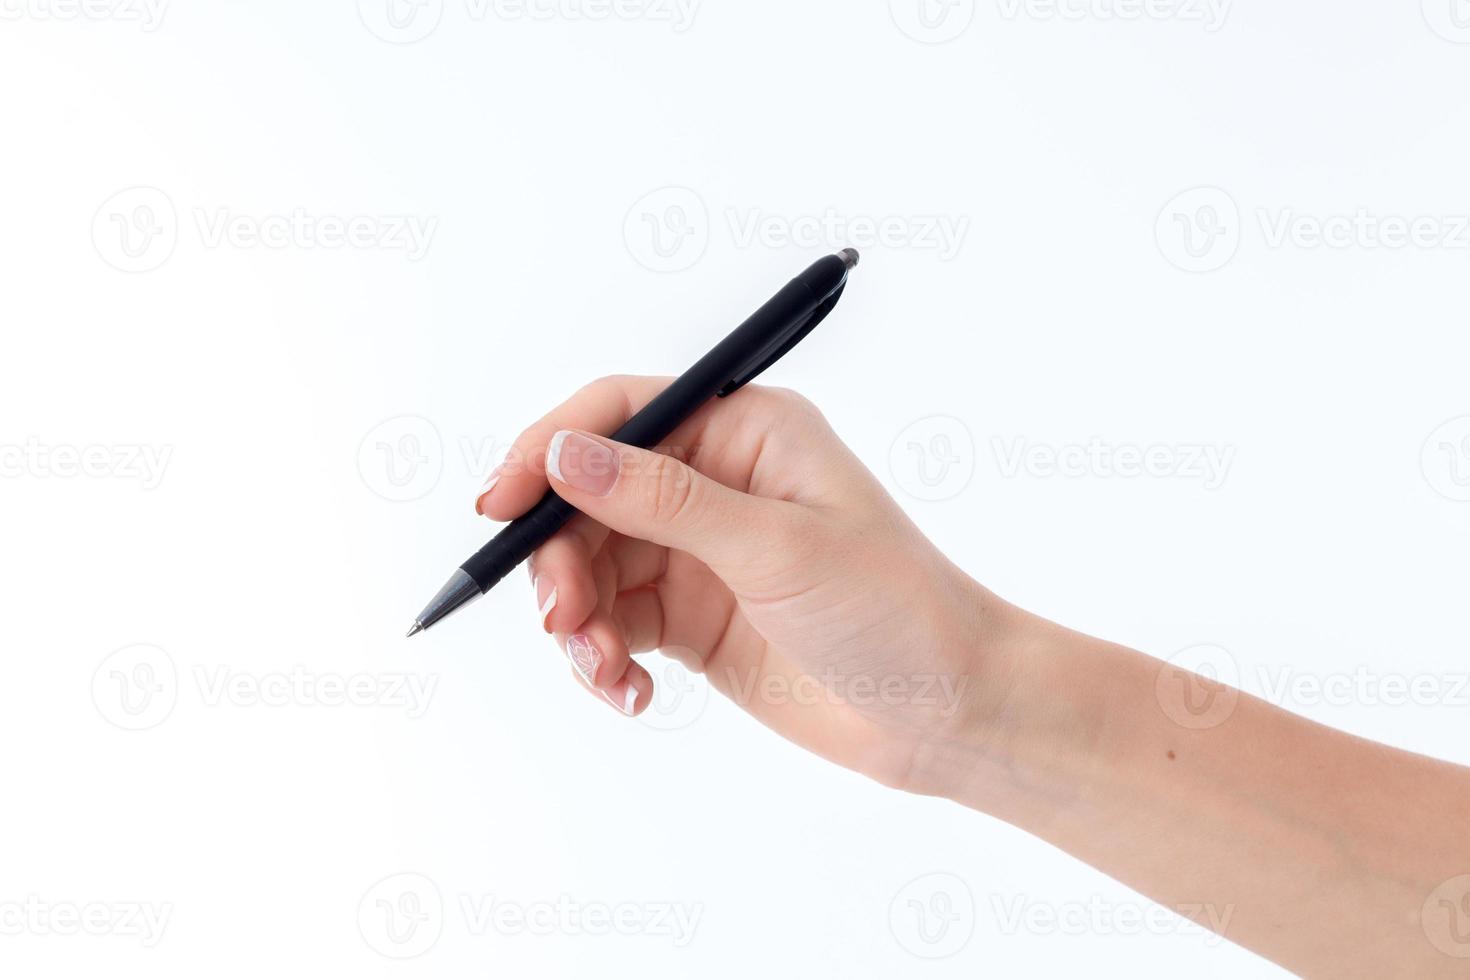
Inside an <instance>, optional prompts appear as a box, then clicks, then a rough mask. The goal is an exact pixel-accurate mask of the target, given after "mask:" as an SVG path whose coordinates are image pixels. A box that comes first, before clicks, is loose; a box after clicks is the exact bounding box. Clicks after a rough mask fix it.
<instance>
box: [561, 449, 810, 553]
mask: <svg viewBox="0 0 1470 980" xmlns="http://www.w3.org/2000/svg"><path fill="white" fill-rule="evenodd" d="M546 475H547V476H548V477H550V479H551V486H552V488H553V489H554V490H555V491H556V492H557V494H558V495H559V496H561V497H562V498H563V499H564V500H566V501H567V503H569V504H571V505H572V506H573V507H576V508H577V509H578V510H580V511H581V512H582V513H584V514H587V515H588V516H589V517H591V518H592V519H593V520H595V521H597V522H599V523H601V524H605V525H606V526H608V527H610V528H612V529H613V530H614V531H617V532H619V533H621V534H625V535H627V536H628V537H633V538H641V539H643V540H645V541H652V542H654V543H655V544H660V545H663V546H665V547H668V548H677V549H679V550H680V551H687V552H689V553H690V554H692V555H693V556H694V557H696V558H698V559H699V560H700V561H702V562H704V563H705V564H707V565H710V566H711V567H713V568H715V569H716V570H717V571H718V570H719V569H721V568H727V569H732V570H733V569H736V568H740V567H742V566H745V565H747V563H748V562H749V560H750V559H751V558H752V557H753V556H756V555H758V554H760V553H762V552H768V551H769V550H770V545H769V540H770V534H771V533H772V532H773V530H774V529H776V528H779V527H781V526H783V525H784V524H785V523H788V522H789V515H783V514H781V513H780V510H781V508H780V507H779V506H778V502H777V501H772V500H765V499H762V498H760V497H755V496H752V495H750V494H745V493H740V492H738V491H736V490H732V489H730V488H729V487H727V486H725V485H724V484H722V483H717V482H716V481H714V480H711V479H710V478H709V477H707V476H705V475H704V474H702V473H700V472H698V471H696V470H695V469H694V468H693V467H691V466H688V465H686V464H685V463H683V462H680V461H679V460H677V459H674V458H673V457H672V456H665V455H663V454H662V453H654V452H649V451H648V450H645V449H636V448H634V447H633V446H628V445H624V444H623V443H618V442H613V441H612V440H610V439H604V438H602V437H601V436H592V435H588V434H587V433H584V432H576V431H571V430H566V429H564V430H562V431H560V432H558V433H557V434H556V435H555V436H553V437H552V439H551V444H550V445H549V446H548V447H547V449H546ZM763 540H764V541H765V542H766V543H764V544H763V543H762V541H763Z"/></svg>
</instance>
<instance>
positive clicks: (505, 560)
mask: <svg viewBox="0 0 1470 980" xmlns="http://www.w3.org/2000/svg"><path fill="white" fill-rule="evenodd" d="M857 263H858V253H857V252H856V251H855V250H853V249H850V248H845V249H843V250H842V251H841V252H839V253H837V254H836V255H829V256H827V257H826V258H822V259H818V260H817V261H816V262H815V263H813V264H812V266H811V267H810V268H808V269H807V270H806V271H805V272H803V273H802V274H801V275H799V276H797V277H796V278H795V279H793V280H791V282H789V283H787V284H786V286H785V288H783V289H782V290H781V291H780V292H779V293H777V294H776V295H775V296H773V297H772V298H771V299H770V300H769V301H768V302H767V303H766V305H764V306H762V307H761V308H760V309H758V310H756V311H755V313H753V314H751V317H750V319H748V320H746V321H745V322H744V323H742V324H741V325H740V326H738V327H736V328H735V331H734V332H733V333H732V334H730V335H729V336H728V337H726V338H725V339H724V340H722V341H720V342H719V344H717V345H716V346H715V348H714V350H712V351H710V352H709V353H708V354H706V355H704V357H702V358H700V359H699V361H698V362H696V363H695V365H694V366H693V367H691V368H690V369H689V370H688V371H685V372H684V373H683V374H682V375H680V376H679V377H678V378H676V379H675V380H674V381H673V383H672V384H670V385H669V386H668V387H667V388H665V389H664V390H663V391H662V392H660V393H659V394H658V396H657V397H655V398H654V399H653V401H651V402H649V403H648V404H647V405H645V406H644V407H643V409H642V410H640V411H639V412H638V413H637V414H635V415H634V416H633V417H632V418H630V419H628V421H627V422H625V423H623V427H622V428H620V429H618V431H616V432H614V433H613V434H612V435H611V437H610V438H611V439H612V440H613V441H615V442H621V443H626V444H628V445H631V446H636V447H638V448H639V449H653V448H654V447H655V446H657V445H658V443H659V442H661V441H662V440H664V439H667V438H668V437H669V435H670V434H671V433H672V432H673V431H674V430H675V429H676V428H678V427H679V425H680V424H681V423H683V422H684V420H685V419H687V418H689V416H691V415H693V414H694V412H695V410H696V409H698V408H699V407H700V406H701V405H703V404H704V403H705V402H707V401H709V400H710V399H711V398H724V397H726V396H728V395H732V394H734V393H735V392H736V391H739V390H740V389H741V388H742V387H744V386H745V385H746V384H747V383H749V382H750V381H752V380H753V379H754V378H755V377H756V375H758V374H760V373H761V372H762V371H764V370H765V369H766V368H768V367H770V366H771V365H772V364H775V363H776V362H777V361H778V360H780V359H781V358H782V356H784V355H785V354H786V352H787V351H789V350H791V348H793V347H795V346H796V345H797V344H798V343H800V342H801V339H802V338H803V337H805V336H806V335H807V334H809V333H811V331H812V330H813V328H815V327H816V325H817V324H819V323H821V322H822V320H824V319H826V317H827V314H829V313H831V312H832V309H833V307H835V306H836V305H837V301H838V300H839V299H841V298H842V291H843V289H845V288H846V286H847V274H848V272H849V271H851V270H852V269H853V267H855V266H856V265H857ZM576 513H577V510H576V508H574V507H573V506H572V505H571V504H569V503H567V502H566V501H565V500H563V499H562V498H561V497H558V496H557V495H556V491H554V490H548V491H547V492H546V495H545V496H544V497H542V498H541V500H540V501H538V502H537V504H536V506H534V507H532V508H531V509H530V510H529V511H527V512H526V513H524V514H522V515H521V516H520V517H517V518H516V519H515V520H513V521H511V522H510V523H509V524H507V525H506V526H505V527H504V528H503V529H501V531H500V533H499V534H497V535H495V537H494V538H492V539H491V540H490V543H489V544H487V545H485V547H483V548H481V549H480V550H479V551H477V552H475V554H474V555H472V556H471V557H470V559H469V560H468V561H466V562H465V563H464V564H463V565H461V566H459V569H458V570H457V571H455V573H454V574H453V575H452V576H451V577H450V579H449V581H448V582H446V583H445V584H444V587H443V588H442V589H440V590H439V593H438V595H436V596H434V598H433V599H432V600H430V602H429V604H428V605H427V606H425V607H424V611H423V612H421V613H419V615H418V618H417V619H415V620H414V623H413V628H412V629H410V630H409V631H408V635H409V636H414V635H415V634H418V633H422V632H423V631H424V630H426V629H428V628H430V627H431V626H433V625H434V624H435V623H437V622H439V621H440V620H442V619H443V618H444V617H446V616H448V615H449V614H450V613H452V612H455V611H456V610H458V609H462V608H463V607H464V606H466V605H468V604H469V603H470V602H473V601H474V600H475V599H478V598H479V597H480V596H482V595H484V594H485V593H486V592H489V591H490V590H491V589H492V588H494V587H495V584H496V583H497V582H499V581H500V580H501V579H503V578H505V576H506V575H508V574H510V572H511V570H512V569H514V568H515V567H516V566H517V565H519V564H520V563H521V562H523V561H525V560H526V559H527V558H529V557H531V553H532V552H534V551H535V550H536V549H537V548H539V547H541V546H542V545H543V544H545V543H546V542H547V541H548V540H549V539H550V538H551V536H552V535H553V534H555V533H556V532H557V531H558V530H560V529H561V527H562V526H563V525H565V524H566V522H567V521H569V520H571V519H572V517H573V515H575V514H576Z"/></svg>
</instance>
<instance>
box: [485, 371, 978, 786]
mask: <svg viewBox="0 0 1470 980" xmlns="http://www.w3.org/2000/svg"><path fill="white" fill-rule="evenodd" d="M668 383H669V379H665V378H637V377H620V378H606V379H603V380H601V381H597V382H595V383H593V384H591V385H589V386H587V387H586V388H584V389H582V390H581V391H579V392H577V393H576V394H575V395H574V396H573V397H572V398H571V399H570V400H568V401H567V402H566V403H564V404H563V405H562V406H561V407H559V408H557V409H556V410H554V411H553V412H551V413H550V414H549V415H547V416H546V417H545V418H543V419H542V420H541V421H540V422H538V423H536V424H535V425H533V426H532V427H531V428H530V429H529V430H527V431H526V432H525V433H524V434H523V435H522V436H521V437H520V438H519V439H518V440H517V441H516V443H515V445H514V447H513V449H512V451H511V453H510V454H509V456H508V457H507V461H506V463H504V464H502V466H501V467H499V468H498V469H497V471H496V472H495V473H493V474H492V475H491V478H490V480H489V481H488V482H487V488H486V489H485V490H484V491H483V492H482V494H481V496H480V498H479V500H478V502H477V505H476V506H477V509H478V510H479V511H480V513H482V514H484V515H486V516H487V517H490V518H492V519H494V520H497V521H507V520H510V519H512V518H514V517H516V516H518V515H519V514H521V513H523V512H524V511H526V510H527V509H528V508H530V507H531V506H532V505H533V504H534V503H535V502H536V501H537V500H538V499H540V497H541V495H542V494H544V493H545V492H546V488H547V486H548V485H549V486H550V487H551V488H552V489H554V490H555V491H556V492H557V493H558V494H560V495H561V496H562V497H564V498H565V499H566V500H567V501H568V502H569V503H571V504H573V505H574V506H575V507H576V508H577V509H578V510H580V511H581V512H582V515H579V516H578V517H577V518H575V519H574V520H573V521H572V522H571V523H570V524H568V526H567V527H566V528H564V529H563V530H562V531H561V532H560V533H558V534H557V535H556V537H554V538H553V539H552V540H551V541H549V542H548V543H547V544H546V545H545V546H544V547H542V548H541V549H540V550H539V551H538V552H537V553H536V554H535V556H534V557H533V558H532V560H531V563H530V564H531V575H532V577H533V581H534V583H535V589H536V601H537V604H538V606H539V607H540V610H541V613H542V620H543V625H544V627H545V628H546V629H547V631H548V632H551V633H553V634H555V636H556V639H557V642H558V644H559V645H560V646H561V647H562V649H563V650H564V651H566V653H567V655H568V657H569V659H570V661H571V665H572V668H573V674H574V676H576V677H577V678H578V679H579V680H580V682H581V683H582V684H583V685H584V686H585V687H587V688H588V689H589V690H591V691H593V692H594V693H596V694H597V695H598V696H600V697H601V698H603V699H605V700H606V701H607V702H609V703H610V704H611V705H612V706H613V707H615V708H617V709H618V710H620V711H623V712H625V713H627V714H629V715H633V714H637V713H638V712H639V711H641V710H643V709H645V708H646V707H647V706H648V704H649V701H650V699H651V697H652V689H653V679H652V678H651V677H650V675H649V673H648V671H646V670H645V669H644V668H643V667H642V666H640V665H639V664H638V663H637V662H635V661H634V660H632V659H631V656H630V655H631V654H634V653H643V652H646V651H651V650H661V651H662V652H663V653H664V654H665V655H668V656H672V657H675V658H677V659H679V660H680V661H681V662H683V663H684V665H685V666H686V667H688V668H689V669H691V670H695V671H698V672H701V673H704V674H706V675H707V676H708V678H709V680H710V682H711V683H712V684H713V685H714V686H715V687H716V688H717V689H718V690H720V691H721V692H723V693H724V694H726V695H727V696H729V697H730V698H732V699H733V700H735V701H736V702H737V703H738V704H740V706H741V707H743V708H745V709H746V710H747V711H749V712H750V713H751V714H753V715H755V716H756V717H757V718H758V719H760V720H761V721H762V722H763V723H765V724H766V725H769V726H770V727H771V728H773V729H775V730H776V731H777V732H779V733H781V734H782V735H784V736H785V737H787V738H789V739H791V740H792V741H794V742H796V743H798V744H800V745H803V746H805V747H807V748H808V749H811V750H812V751H814V752H817V753H819V754H821V755H823V756H825V757H827V758H828V759H831V760H833V761H834V762H837V763H839V764H841V765H844V766H847V767H849V768H851V769H855V770H857V771H859V772H862V773H865V774H867V775H869V776H871V777H873V778H875V779H878V780H880V781H882V782H884V783H887V784H889V785H896V786H902V787H905V788H909V789H914V790H918V791H922V792H938V791H939V790H940V787H939V786H937V785H931V782H930V780H931V775H930V774H929V773H928V772H927V766H926V765H925V764H924V760H926V759H928V758H930V756H931V755H932V752H931V751H930V749H932V746H933V745H934V744H935V742H936V741H938V740H943V739H946V738H948V737H949V733H950V732H952V731H956V730H958V729H959V728H960V727H964V728H966V729H972V728H973V722H974V716H975V714H976V711H977V706H978V705H979V704H981V703H983V702H984V701H985V700H987V698H993V697H994V695H995V692H994V691H990V692H984V691H982V690H981V689H980V685H981V677H980V671H979V670H978V668H979V667H980V666H982V665H980V664H977V663H976V658H975V655H974V651H976V650H977V649H980V648H982V646H983V644H982V643H981V642H980V641H981V635H982V634H983V633H985V632H986V631H995V630H999V629H1001V628H1002V627H1001V623H1002V622H1003V620H1004V619H1005V615H1004V614H1005V612H1006V607H1004V605H1003V604H1001V603H999V602H998V601H996V600H995V599H994V598H993V597H992V596H990V595H989V594H988V593H986V592H985V591H984V590H983V589H981V588H980V587H979V586H978V585H976V584H975V583H974V582H972V581H971V580H970V579H969V578H967V577H966V576H965V575H964V574H963V573H961V572H960V571H959V570H958V569H957V568H955V567H954V566H953V565H952V564H950V562H949V561H948V560H947V559H945V557H944V556H943V555H941V554H940V553H939V552H938V551H937V550H936V549H935V548H934V547H933V546H932V545H931V544H930V543H929V541H928V540H926V539H925V538H924V536H923V535H922V534H921V533H920V532H919V531H918V529H917V528H916V527H914V525H913V524H912V523H911V522H910V521H909V520H908V519H907V518H906V517H905V516H904V514H903V513H902V511H900V510H899V508H898V507H897V506H896V505H895V504H894V502H893V501H892V499H891V498H889V496H888V494H887V493H886V492H885V491H884V490H883V488H882V487H881V486H880V485H879V484H878V482H877V481H876V480H875V479H874V478H873V477H872V475H871V474H870V473H869V472H868V471H867V469H866V468H864V466H863V465H862V464H861V463H860V462H859V461H858V460H857V459H856V458H855V457H854V456H853V455H852V453H851V452H850V451H848V449H847V448H846V447H845V446H843V444H842V443H841V442H840V441H839V440H838V438H837V437H836V435H835V434H833V432H832V430H831V429H830V428H829V427H828V425H827V423H826V420H825V419H823V418H822V416H821V414H820V413H819V412H818V411H817V410H816V408H814V407H813V406H812V405H811V403H810V402H808V401H806V400H805V399H804V398H802V397H800V396H799V395H796V394H794V393H792V392H789V391H783V390H779V389H772V388H761V387H755V386H750V387H746V388H744V389H742V390H741V391H739V392H737V393H736V394H735V395H734V396H732V397H730V398H728V399H725V400H722V401H720V402H718V403H714V404H711V405H708V406H706V407H705V408H704V409H703V410H701V411H700V412H698V413H697V414H696V415H695V416H694V417H693V418H691V419H690V420H689V421H688V422H686V423H685V424H684V425H682V426H680V427H679V429H678V430H677V431H676V432H675V433H674V434H673V435H672V437H671V438H670V439H669V440H667V445H666V446H664V447H660V449H661V451H660V452H648V451H644V450H640V449H635V448H633V447H630V446H626V445H620V444H617V443H614V442H612V441H611V440H609V439H606V438H603V437H601V436H598V435H593V434H592V433H598V432H611V431H613V430H615V429H616V428H617V427H618V426H620V425H621V424H622V423H623V422H624V421H626V420H627V419H628V417H629V416H631V415H632V414H633V413H634V412H636V411H637V410H638V409H640V408H641V407H642V406H643V405H644V404H645V403H647V402H648V401H649V400H650V399H652V398H653V397H654V396H655V395H656V394H658V393H659V392H660V391H661V390H663V388H665V387H666V386H667V385H668Z"/></svg>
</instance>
